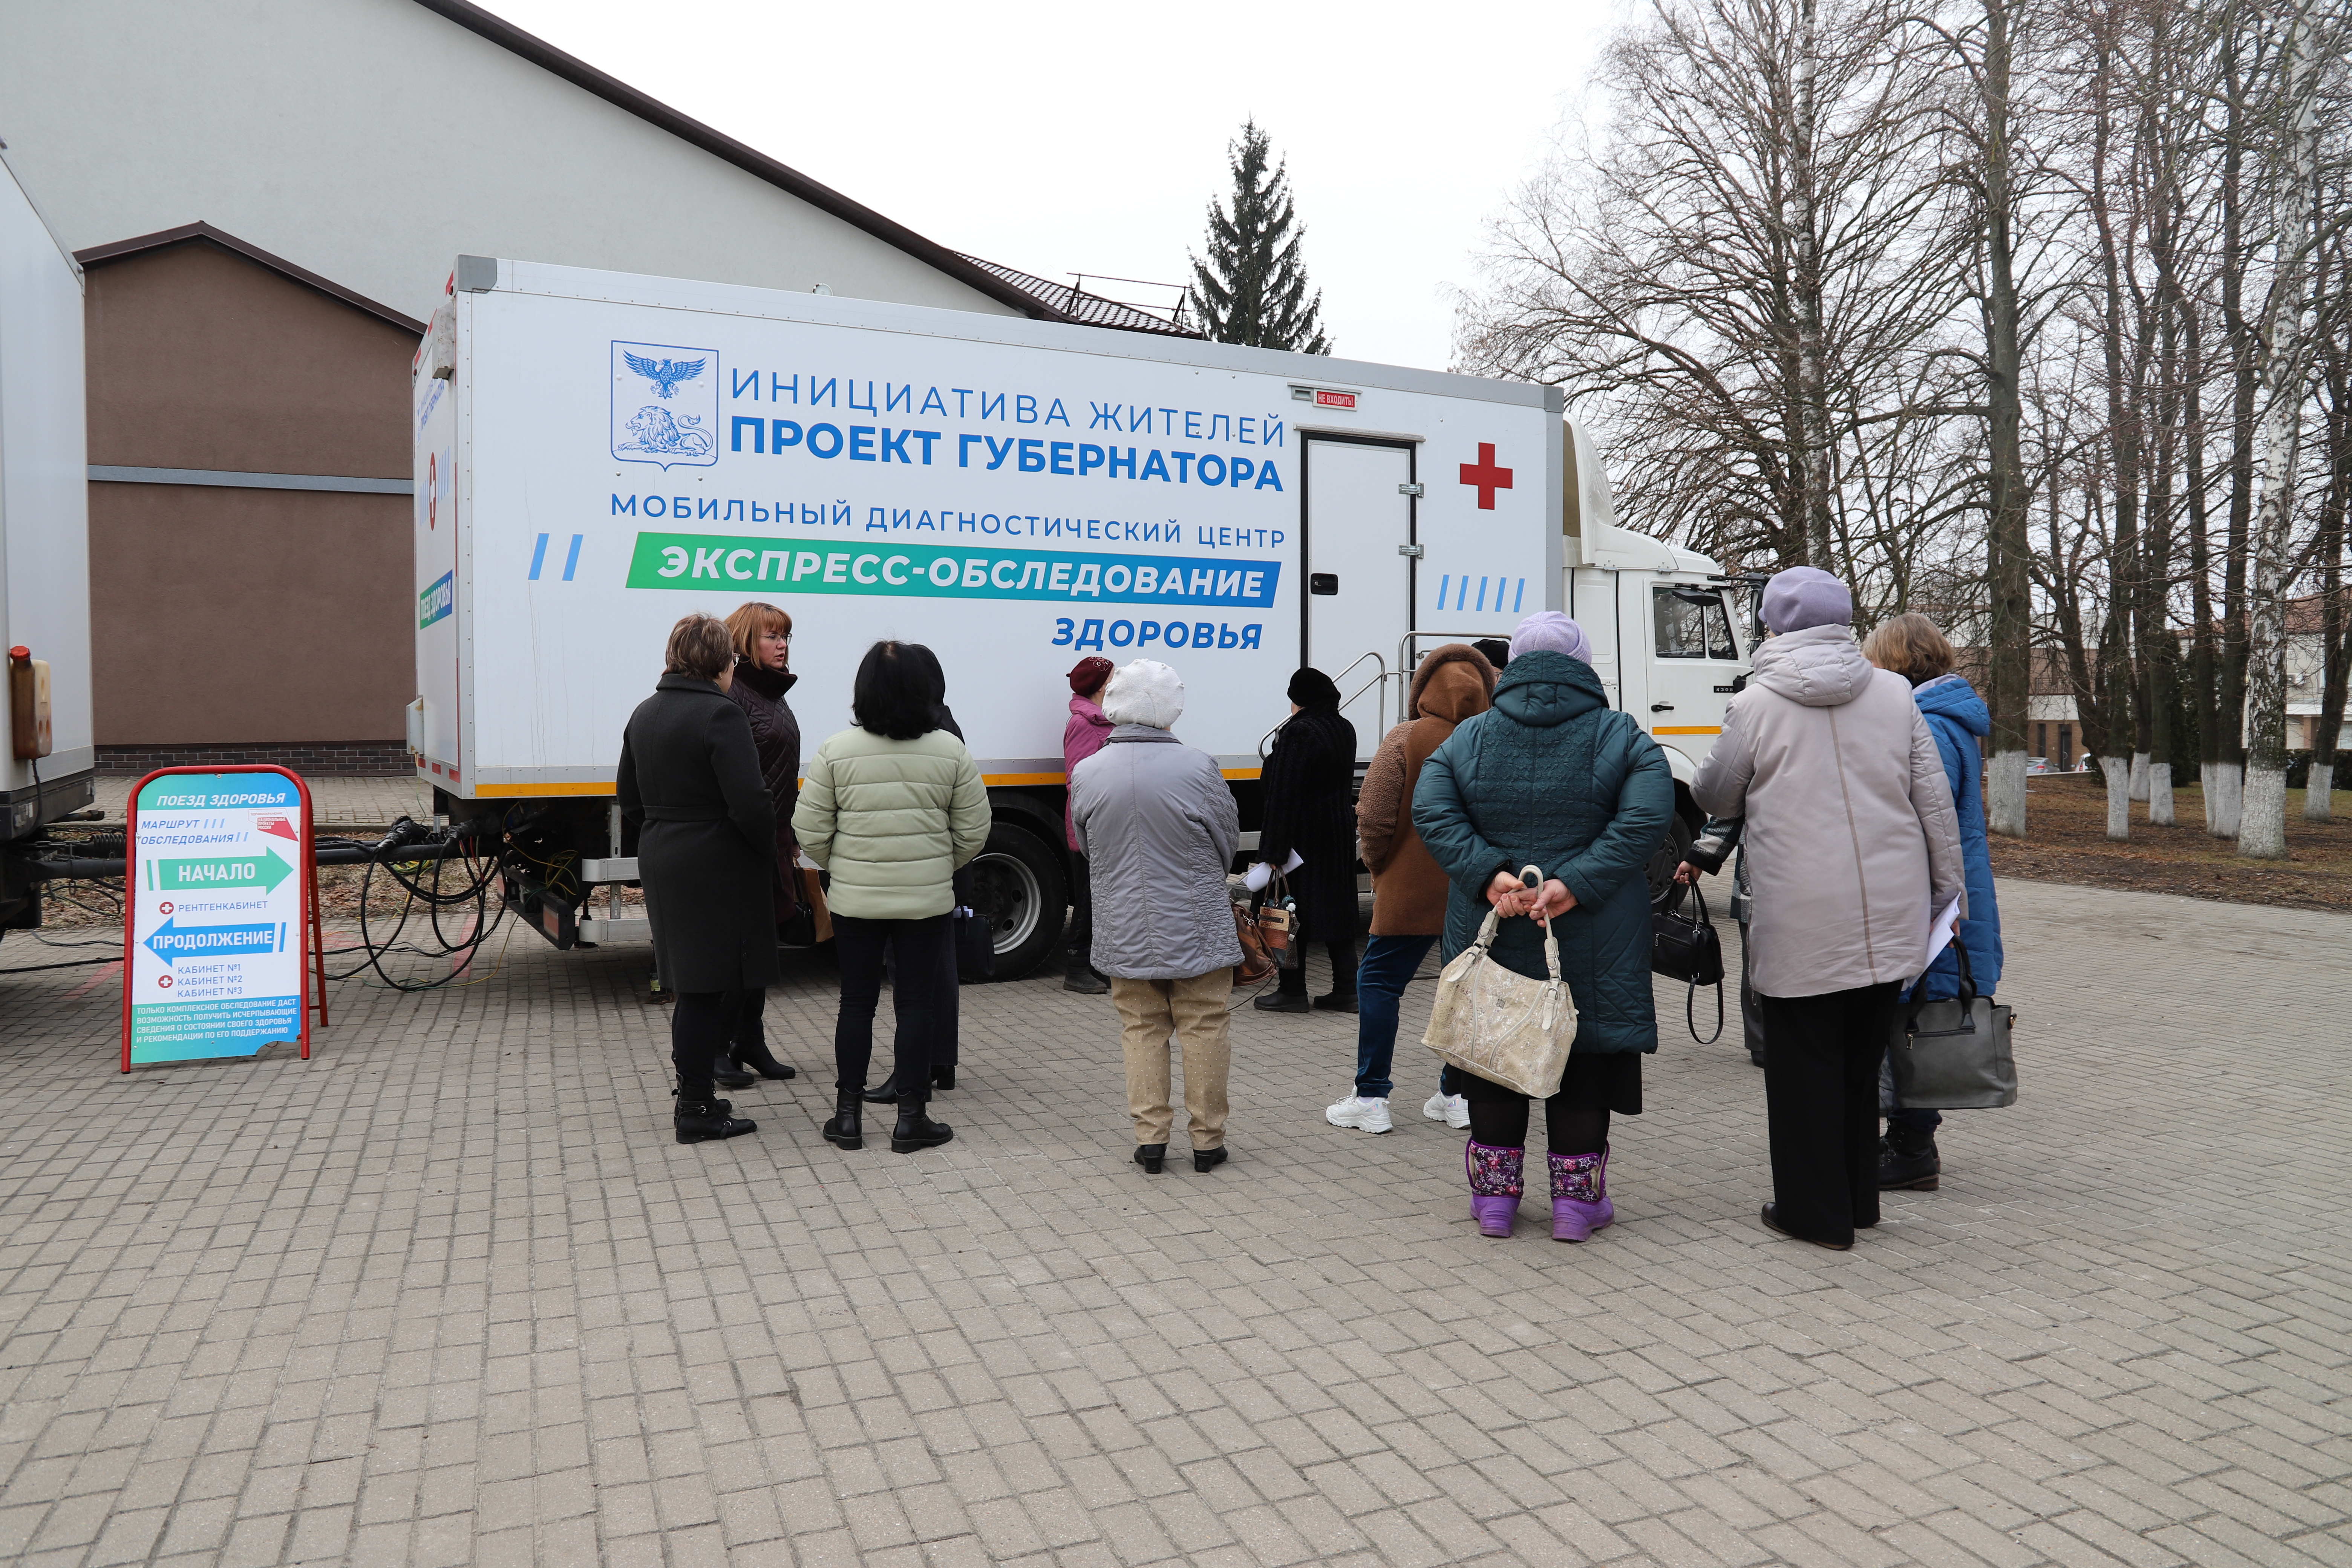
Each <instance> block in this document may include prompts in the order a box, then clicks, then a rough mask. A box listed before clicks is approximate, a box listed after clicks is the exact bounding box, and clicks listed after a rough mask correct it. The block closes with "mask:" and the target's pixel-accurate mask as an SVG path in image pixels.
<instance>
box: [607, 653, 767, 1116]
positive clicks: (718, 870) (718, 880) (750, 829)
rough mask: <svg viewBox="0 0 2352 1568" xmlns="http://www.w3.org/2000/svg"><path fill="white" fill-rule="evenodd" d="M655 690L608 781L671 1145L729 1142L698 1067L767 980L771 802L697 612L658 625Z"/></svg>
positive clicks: (723, 657)
mask: <svg viewBox="0 0 2352 1568" xmlns="http://www.w3.org/2000/svg"><path fill="white" fill-rule="evenodd" d="M665 663H666V668H665V671H664V673H663V675H662V678H661V679H660V681H659V682H658V683H657V684H656V686H655V688H654V694H653V695H652V696H651V697H648V698H646V700H644V701H643V702H640V703H639V704H637V710H636V711H635V712H634V713H632V714H630V715H629V722H628V727H627V728H626V729H625V730H624V731H622V732H621V766H620V771H619V773H618V774H617V775H616V777H615V779H614V784H615V787H616V789H617V790H618V793H619V795H620V805H621V815H622V816H624V817H625V818H626V819H627V820H629V821H630V822H633V823H635V824H636V825H637V874H638V877H639V879H641V880H642V881H643V882H644V884H645V889H646V917H647V918H648V919H649V920H650V921H652V922H653V928H654V965H655V968H656V971H657V972H658V973H660V975H661V982H662V984H663V985H664V986H665V987H667V989H668V990H669V992H670V993H671V994H672V995H673V996H675V998H676V1001H675V1002H674V1003H673V1004H672V1005H671V1008H670V1016H669V1038H670V1060H671V1061H672V1062H674V1063H676V1064H677V1111H676V1113H675V1121H676V1123H677V1141H678V1142H681V1143H698V1142H701V1141H702V1140H704V1139H706V1138H737V1137H740V1136H741V1135H742V1134H744V1133H746V1132H749V1131H751V1130H752V1125H753V1124H752V1123H751V1121H746V1120H743V1119H742V1118H740V1117H736V1116H733V1115H730V1112H731V1111H732V1110H734V1107H733V1106H732V1105H730V1103H728V1102H727V1101H726V1100H720V1099H719V1098H718V1091H717V1089H715V1088H714V1086H713V1085H712V1082H711V1069H712V1068H713V1067H714V1066H715V1065H716V1062H717V1058H718V1056H719V1051H720V1050H721V1049H723V1048H724V1047H725V1045H726V1043H727V1031H728V1029H729V1027H730V1026H731V1025H732V1024H733V1023H734V1021H735V1018H736V1016H737V1015H738V1013H740V1010H741V1008H742V1005H743V993H744V992H745V991H746V990H749V989H751V988H752V987H754V986H757V987H760V988H761V989H764V988H765V987H766V986H767V984H768V983H769V982H770V981H772V980H773V979H775V977H776V923H775V913H774V907H773V904H772V901H771V895H770V892H769V888H768V882H769V878H770V877H771V875H772V870H771V867H772V861H773V859H774V857H775V847H776V807H775V803H774V802H773V800H772V798H771V797H770V796H769V795H768V790H767V786H766V785H765V784H761V782H760V753H759V750H758V748H757V747H756V746H754V745H753V744H752V742H751V721H749V720H747V719H745V718H744V717H743V710H741V709H740V708H738V707H736V706H735V704H734V703H733V702H731V701H730V700H728V697H727V688H728V687H729V686H730V684H731V683H732V681H733V679H734V677H733V667H734V663H735V644H734V640H733V639H732V638H731V637H729V636H728V635H727V627H726V626H724V625H723V624H721V623H720V622H719V621H718V620H716V619H714V618H712V617H711V616H704V615H693V616H687V617H686V618H685V619H684V620H682V621H680V622H678V623H677V626H673V627H672V628H671V629H670V634H669V648H668V653H667V659H666V661H665Z"/></svg>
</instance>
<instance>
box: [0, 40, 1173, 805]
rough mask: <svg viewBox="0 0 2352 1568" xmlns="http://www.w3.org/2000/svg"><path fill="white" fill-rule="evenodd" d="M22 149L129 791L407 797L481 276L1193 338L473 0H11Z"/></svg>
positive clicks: (5, 93) (8, 54)
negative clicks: (85, 354) (45, 248)
mask: <svg viewBox="0 0 2352 1568" xmlns="http://www.w3.org/2000/svg"><path fill="white" fill-rule="evenodd" d="M799 64H800V66H801V67H802V68H807V67H808V65H809V62H805V61H803V62H799ZM0 142H5V144H6V146H7V148H8V153H9V157H10V158H11V160H12V161H13V163H14V164H15V167H16V169H17V171H18V172H19V174H21V175H22V177H23V179H24V181H25V183H26V185H27V186H28V187H29V188H30V189H31V191H32V193H33V195H34V196H35V198H36V199H37V201H39V202H40V203H41V205H43V207H44V208H45V209H46V212H47V216H48V218H49V221H50V222H51V224H52V225H53V226H55V227H56V228H57V229H58V232H59V233H60V234H61V235H62V236H64V237H65V239H66V242H67V243H68V244H69V245H71V246H73V247H76V249H77V252H78V254H79V259H80V260H81V262H82V264H83V266H84V267H85V268H86V269H87V271H88V275H89V291H88V301H89V302H88V310H89V399H90V429H89V450H90V458H89V460H90V464H91V475H90V479H91V489H90V532H91V538H90V558H91V586H90V591H91V598H92V624H93V637H92V640H93V643H94V645H95V646H94V647H93V650H92V676H93V679H94V681H95V686H96V691H97V714H96V717H97V738H98V742H99V752H100V765H101V767H104V768H109V769H110V770H111V771H114V772H135V771H143V770H144V769H145V768H146V767H147V766H150V765H153V764H156V763H162V762H165V761H178V762H191V763H202V762H226V761H236V760H270V761H286V762H289V763H293V764H295V765H298V766H300V767H303V768H306V769H309V770H310V771H316V772H351V771H386V772H397V773H405V772H406V771H407V760H406V756H405V753H404V750H403V745H402V739H401V737H402V717H401V710H402V708H403V706H404V704H405V703H406V702H407V700H408V699H409V698H410V697H412V696H414V695H415V693H414V690H413V688H414V685H415V677H414V672H413V656H412V652H411V639H412V633H411V630H410V627H409V616H408V610H409V607H410V601H411V600H412V598H413V596H414V595H413V590H412V585H411V584H410V583H409V575H410V573H409V554H410V544H409V526H410V525H409V509H410V506H411V505H412V500H411V499H410V496H409V491H410V489H411V487H410V483H409V456H408V443H407V430H406V410H407V397H408V391H407V388H408V374H409V361H410V358H411V355H412V354H413V353H414V351H415V346H416V340H417V337H418V335H419V334H420V333H421V332H422V331H423V325H422V323H423V320H424V319H425V317H427V316H429V315H430V314H431V312H432V310H433V308H434V305H435V303H436V301H437V300H439V298H440V297H441V292H442V288H443V284H444V282H445V280H446V278H447V276H448V272H449V268H450V266H451V263H452V262H453V260H454V259H455V258H456V257H457V256H458V255H459V254H460V253H468V254H474V255H484V256H506V257H514V258H522V259H530V260H544V261H558V262H564V263H568V264H572V265H577V266H583V267H598V268H614V269H617V270H623V271H634V272H646V273H656V274H663V275H667V276H673V277H687V278H698V279H711V280H714V281H719V282H726V283H744V284H752V285H757V286H761V287H765V288H775V289H814V288H817V287H819V286H823V287H824V288H826V289H829V290H830V291H831V292H833V293H835V294H844V295H853V296H857V297H860V298H866V299H875V300H895V301H898V302H901V303H906V304H916V305H928V306H935V307H940V308H943V309H948V310H973V311H979V312H982V313H992V314H1000V315H1005V314H1009V315H1024V316H1029V317H1032V318H1035V319H1040V320H1047V321H1083V322H1087V323H1088V324H1093V325H1097V326H1108V327H1116V328H1122V329H1126V330H1130V331H1157V332H1171V331H1174V332H1184V329H1183V328H1182V327H1181V325H1179V324H1173V323H1171V322H1170V321H1166V320H1163V319H1160V318H1159V317H1157V316H1154V315H1153V314H1151V313H1150V312H1149V311H1147V310H1138V309H1135V308H1133V307H1129V306H1125V305H1121V304H1118V302H1116V301H1113V300H1106V299H1101V298H1099V297H1097V296H1096V295H1094V294H1091V293H1086V292H1082V291H1080V290H1078V289H1075V288H1073V287H1070V286H1066V285H1056V284H1048V283H1046V282H1045V280H1044V279H1036V278H1034V277H1032V276H1031V275H1029V274H1026V273H1021V272H1017V271H1015V270H1013V268H1005V267H1001V266H998V265H995V264H992V263H985V262H982V261H979V260H977V259H976V258H970V257H966V256H962V255H960V254H958V253H957V252H955V251H953V250H950V249H949V248H947V247H944V246H941V245H939V244H936V243H934V242H933V241H931V240H929V239H927V238H925V237H923V236H921V235H919V234H916V233H914V232H913V231H912V230H910V229H908V228H907V227H905V226H903V225H900V224H898V223H896V222H893V221H892V220H891V219H889V218H887V217H885V216H882V215H881V214H879V213H877V212H875V211H873V210H872V209H870V208H867V207H866V206H864V205H860V204H859V203H857V202H855V201H853V200H851V199H850V198H849V197H847V196H845V195H841V194H840V193H839V192H836V191H834V190H831V189H829V188H827V187H826V186H824V185H822V184H818V183H817V182H816V181H814V180H811V179H809V178H808V177H807V176H806V175H803V174H800V173H798V172H797V171H795V170H793V169H792V168H789V167H787V166H786V165H784V164H782V163H778V162H777V161H776V160H774V159H772V158H770V157H768V156H766V155H765V154H763V153H758V152H756V151H754V150H753V149H751V148H750V147H747V146H744V145H743V144H742V143H740V142H735V141H733V140H732V139H730V138H729V137H726V136H723V135H721V134H720V133H719V132H716V131H714V130H712V129H711V128H709V126H706V125H703V124H701V123H699V122H698V121H694V120H691V119H689V118H688V117H687V116H685V115H683V114H680V113H678V112H677V110H674V109H671V108H669V107H668V106H667V105H666V104H663V103H660V102H657V101H656V100H653V99H651V98H648V97H646V95H645V94H643V93H641V92H638V91H637V90H636V89H633V88H631V87H629V86H628V85H627V84H625V83H624V82H621V81H619V80H617V79H614V78H612V77H609V76H606V75H605V74H604V73H603V72H601V71H598V70H595V69H594V68H591V67H589V66H587V65H586V64H584V63H583V62H582V61H580V60H577V59H574V58H572V57H571V56H569V55H566V54H564V53H562V51H561V50H558V49H555V48H553V47H550V46H549V45H547V44H546V43H544V42H543V41H541V40H540V39H538V38H536V37H532V36H531V35H530V34H528V33H525V32H523V31H521V30H520V29H519V28H517V27H514V26H511V25H509V24H508V23H506V22H504V21H502V20H500V19H499V18H498V17H497V16H492V15H491V14H489V13H488V12H487V11H484V10H482V9H481V8H480V7H478V6H476V5H469V4H467V3H466V0H300V3H299V4H289V5H251V4H247V3H239V0H74V4H71V5H58V4H56V3H54V0H0ZM1184 335H1188V336H1189V335H1194V334H1192V333H1189V332H1185V333H1184Z"/></svg>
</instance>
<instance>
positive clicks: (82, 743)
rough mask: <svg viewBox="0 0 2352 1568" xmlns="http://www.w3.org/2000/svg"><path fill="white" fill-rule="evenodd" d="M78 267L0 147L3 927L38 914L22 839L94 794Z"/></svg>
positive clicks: (27, 921) (86, 802) (0, 799)
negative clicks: (19, 180) (3, 664)
mask: <svg viewBox="0 0 2352 1568" xmlns="http://www.w3.org/2000/svg"><path fill="white" fill-rule="evenodd" d="M83 414H84V405H83V395H82V279H81V268H79V266H78V265H76V264H75V261H74V258H73V256H72V254H71V253H70V252H69V251H68V250H67V249H66V248H65V247H64V245H63V244H61V243H60V242H59V241H58V237H57V236H56V235H55V233H53V232H52V231H51V230H50V228H49V226H48V225H47V222H45V221H44V220H43V218H42V216H41V213H40V209H39V208H38V207H37V206H36V205H34V203H33V199H32V197H31V196H30V195H27V194H26V190H25V188H24V186H23V185H22V184H19V183H18V182H17V179H16V171H15V170H14V169H12V168H10V167H8V164H7V156H6V153H5V152H0V658H5V665H6V672H7V674H6V679H5V682H0V718H5V724H0V735H5V738H6V744H5V750H0V931H5V930H6V929H8V928H10V927H12V926H13V927H21V926H29V925H34V924H37V923H38V922H39V920H40V910H41V904H40V899H39V897H38V888H39V883H38V882H37V881H36V880H35V879H33V878H32V877H31V876H30V875H28V874H27V871H26V867H27V865H28V858H27V855H26V851H27V850H28V848H29V845H30V842H31V841H32V840H35V839H37V838H39V837H41V836H42V835H43V833H44V832H45V831H46V829H47V826H48V825H49V824H50V823H53V822H55V821H57V820H58V818H60V817H63V816H68V815H70V814H72V813H75V812H79V811H80V810H81V809H82V808H83V807H84V806H86V805H89V803H90V800H91V797H92V790H93V779H94V777H95V774H96V771H97V762H98V753H97V750H96V745H95V741H96V736H95V733H94V731H93V729H92V724H91V717H90V697H91V681H90V668H89V453H88V447H87V443H86V441H85V438H84V434H83Z"/></svg>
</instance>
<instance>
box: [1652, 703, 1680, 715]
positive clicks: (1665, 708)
mask: <svg viewBox="0 0 2352 1568" xmlns="http://www.w3.org/2000/svg"><path fill="white" fill-rule="evenodd" d="M1674 710H1675V705H1674V704H1673V703H1671V702H1653V703H1651V704H1650V711H1651V712H1653V713H1671V712H1673V711H1674Z"/></svg>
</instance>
